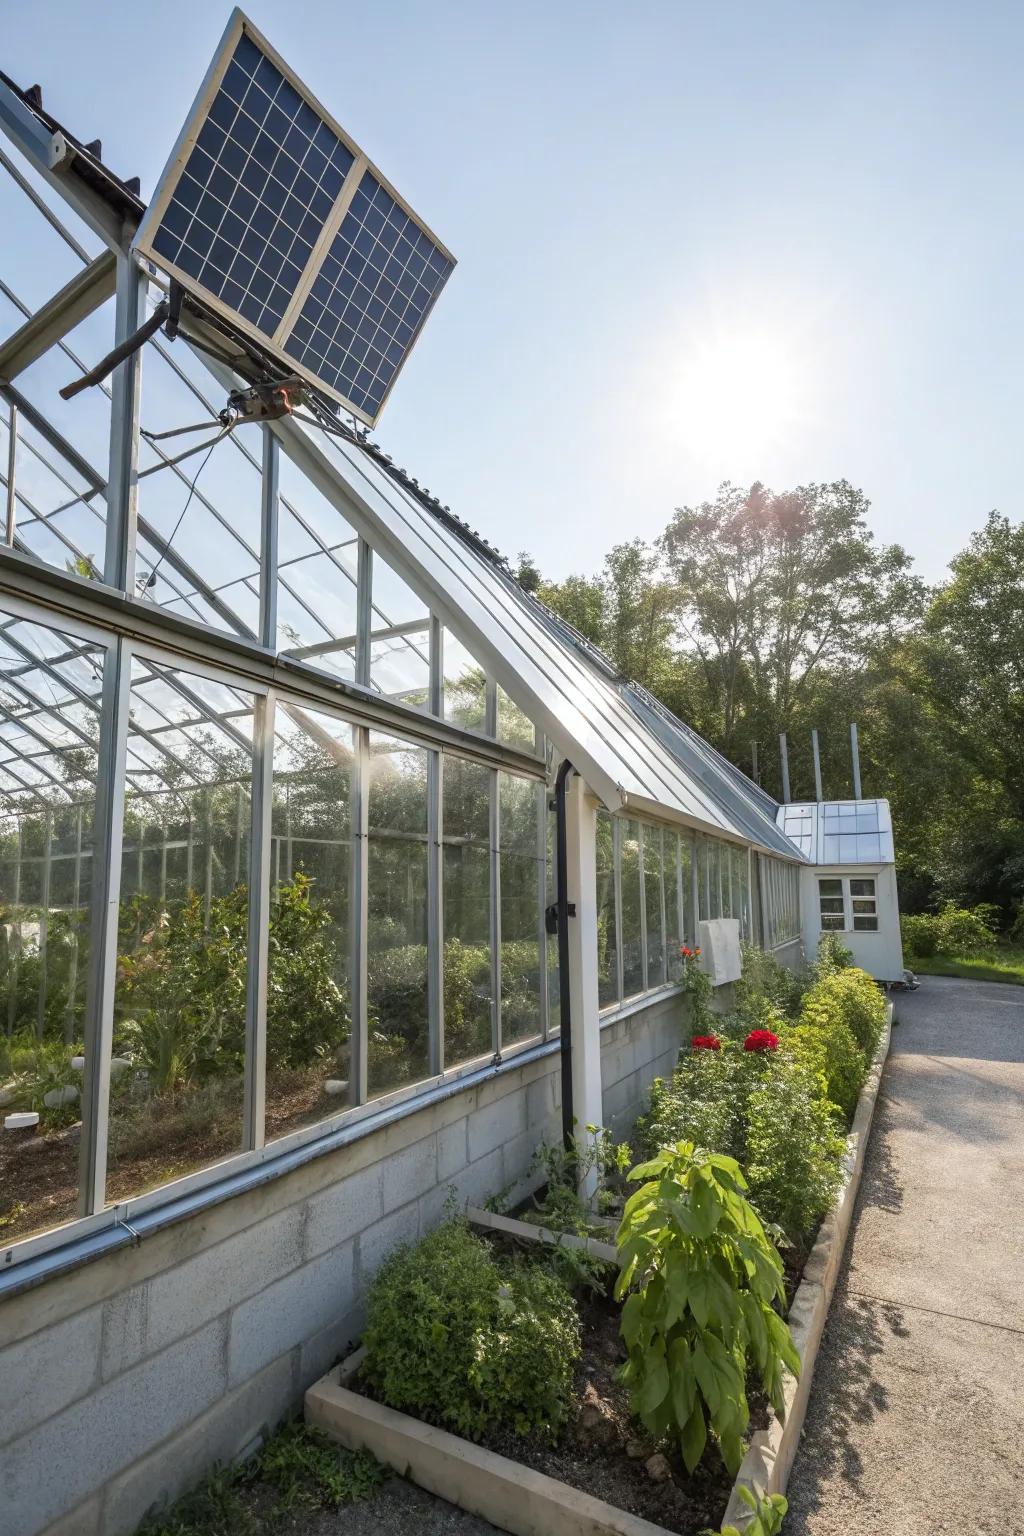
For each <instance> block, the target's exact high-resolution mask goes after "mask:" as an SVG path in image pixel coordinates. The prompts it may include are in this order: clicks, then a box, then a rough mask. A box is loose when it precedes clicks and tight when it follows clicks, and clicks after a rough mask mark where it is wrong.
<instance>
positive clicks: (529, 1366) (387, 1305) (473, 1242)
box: [362, 1221, 580, 1438]
mask: <svg viewBox="0 0 1024 1536" xmlns="http://www.w3.org/2000/svg"><path fill="white" fill-rule="evenodd" d="M363 1342H364V1344H365V1346H366V1359H365V1362H364V1364H363V1367H362V1377H363V1380H365V1382H366V1383H367V1385H368V1386H369V1387H370V1389H371V1390H372V1391H373V1392H374V1393H375V1394H376V1395H378V1396H379V1397H380V1398H382V1400H383V1401H384V1402H386V1403H388V1404H390V1405H391V1407H393V1408H399V1409H403V1410H406V1411H409V1412H412V1413H416V1414H418V1415H419V1416H420V1417H421V1418H424V1419H427V1420H428V1421H429V1422H431V1423H434V1424H440V1425H441V1426H442V1427H444V1428H448V1429H454V1430H455V1431H456V1432H457V1433H459V1434H463V1435H469V1436H471V1437H473V1438H479V1436H480V1435H481V1434H482V1433H483V1432H484V1430H485V1429H487V1428H488V1427H490V1426H499V1425H501V1426H506V1427H508V1428H511V1429H513V1430H514V1431H515V1432H516V1433H518V1434H525V1433H526V1432H528V1431H529V1430H541V1431H543V1432H545V1433H548V1434H551V1435H555V1434H557V1431H558V1429H559V1428H560V1426H561V1425H562V1424H563V1423H564V1421H565V1418H566V1414H567V1410H568V1402H569V1395H570V1390H571V1385H572V1372H573V1365H574V1362H575V1360H576V1359H577V1358H578V1356H579V1352H580V1337H579V1317H578V1314H577V1310H576V1303H575V1302H574V1300H573V1298H572V1296H571V1294H570V1292H569V1291H568V1289H567V1288H566V1286H565V1285H564V1284H562V1283H561V1282H560V1281H559V1280H558V1279H557V1278H556V1277H555V1276H554V1275H553V1274H551V1273H550V1271H548V1270H546V1269H544V1268H541V1267H539V1266H535V1265H530V1264H527V1263H525V1262H517V1261H516V1260H514V1259H513V1260H499V1259H498V1258H496V1256H495V1254H494V1252H493V1250H492V1249H491V1248H490V1247H489V1246H488V1244H487V1243H486V1242H484V1241H483V1240H482V1239H481V1238H479V1237H476V1236H475V1235H474V1234H473V1233H472V1232H471V1231H470V1230H469V1228H468V1227H467V1226H466V1225H465V1223H464V1222H461V1221H449V1222H446V1223H445V1224H444V1225H443V1226H441V1227H438V1228H437V1229H436V1231H434V1232H432V1233H430V1234H429V1236H427V1237H426V1238H424V1239H423V1240H422V1241H421V1242H420V1243H418V1244H417V1245H416V1246H415V1247H411V1248H402V1249H399V1250H398V1252H397V1253H395V1254H393V1255H392V1256H391V1257H390V1258H389V1259H388V1260H387V1261H386V1262H385V1264H384V1266H383V1267H382V1269H381V1270H380V1273H379V1274H378V1275H377V1278H376V1279H375V1281H374V1283H373V1286H372V1287H371V1290H370V1295H369V1300H368V1306H367V1326H366V1331H365V1333H364V1336H363Z"/></svg>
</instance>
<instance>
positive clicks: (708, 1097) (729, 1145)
mask: <svg viewBox="0 0 1024 1536" xmlns="http://www.w3.org/2000/svg"><path fill="white" fill-rule="evenodd" d="M742 1091H743V1082H742V1073H741V1063H740V1061H739V1058H738V1055H737V1053H736V1052H735V1051H732V1050H730V1049H729V1048H728V1047H727V1046H723V1048H722V1049H721V1050H719V1051H693V1050H689V1049H686V1048H684V1050H683V1051H682V1052H681V1053H680V1057H679V1065H678V1066H677V1067H676V1070H675V1071H674V1072H673V1074H672V1076H671V1077H670V1078H668V1079H667V1080H666V1079H664V1078H655V1080H654V1082H653V1083H652V1084H651V1100H650V1109H649V1111H648V1113H647V1114H646V1115H644V1116H642V1117H641V1118H640V1119H639V1120H638V1121H637V1124H636V1133H637V1136H638V1137H639V1140H640V1145H641V1146H642V1147H643V1148H644V1149H645V1150H649V1151H651V1152H654V1151H657V1149H658V1148H659V1147H665V1146H669V1145H671V1144H672V1143H674V1142H677V1141H692V1142H694V1144H695V1145H696V1146H699V1147H707V1148H708V1149H709V1151H712V1152H724V1153H727V1154H729V1155H730V1156H732V1157H739V1158H742V1155H743V1106H742V1102H741V1095H742Z"/></svg>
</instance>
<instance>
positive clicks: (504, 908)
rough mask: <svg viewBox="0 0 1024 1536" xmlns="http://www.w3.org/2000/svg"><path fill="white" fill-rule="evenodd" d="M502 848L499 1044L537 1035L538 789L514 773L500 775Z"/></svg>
mask: <svg viewBox="0 0 1024 1536" xmlns="http://www.w3.org/2000/svg"><path fill="white" fill-rule="evenodd" d="M498 797H499V827H500V830H499V838H498V846H499V848H500V850H501V852H500V855H499V858H500V869H501V881H500V888H501V1043H502V1047H503V1048H504V1047H506V1046H509V1045H512V1044H514V1043H515V1042H516V1041H518V1040H528V1039H529V1038H530V1037H531V1036H533V1035H539V1034H540V1032H541V1023H542V1021H541V993H542V982H541V948H540V924H541V909H540V898H541V890H542V880H543V878H544V866H543V865H542V863H541V861H540V853H539V842H538V815H539V813H540V805H541V802H540V799H539V797H538V786H537V784H536V782H535V781H534V780H532V779H520V778H517V777H516V776H515V775H514V774H510V773H500V774H499V775H498Z"/></svg>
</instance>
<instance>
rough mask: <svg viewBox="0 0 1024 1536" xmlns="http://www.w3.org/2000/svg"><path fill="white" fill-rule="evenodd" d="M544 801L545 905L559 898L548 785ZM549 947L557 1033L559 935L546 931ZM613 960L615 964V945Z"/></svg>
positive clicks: (551, 1029)
mask: <svg viewBox="0 0 1024 1536" xmlns="http://www.w3.org/2000/svg"><path fill="white" fill-rule="evenodd" d="M542 793H543V796H544V802H545V805H546V806H547V875H546V881H545V895H544V905H545V907H550V906H552V905H553V904H554V903H555V902H556V901H557V900H558V856H557V850H558V838H557V826H556V821H555V813H554V811H553V810H552V809H551V806H550V803H549V797H548V792H547V788H546V787H542ZM545 938H546V939H547V949H548V965H547V973H548V1034H549V1035H552V1034H557V1033H558V1031H559V1029H560V1028H561V1017H562V992H561V984H560V973H559V968H558V935H557V934H556V933H545ZM612 948H613V953H612V962H613V964H614V960H615V955H614V945H613V947H612Z"/></svg>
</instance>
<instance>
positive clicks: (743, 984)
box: [735, 944, 808, 1029]
mask: <svg viewBox="0 0 1024 1536" xmlns="http://www.w3.org/2000/svg"><path fill="white" fill-rule="evenodd" d="M807 984H808V977H807V974H806V972H804V971H791V970H789V969H787V967H786V966H784V965H780V963H779V961H778V960H776V958H775V956H774V955H771V954H769V953H768V951H767V950H765V949H759V948H758V947H757V945H756V944H744V946H743V974H742V976H741V977H740V979H739V981H738V982H737V983H736V989H735V990H736V1007H737V1012H739V1013H741V1014H742V1015H743V1017H744V1019H749V1022H748V1023H747V1028H748V1029H756V1028H758V1027H764V1028H768V1029H770V1028H772V1026H771V1025H770V1024H763V1023H762V1017H761V1013H762V1011H763V1008H764V1005H765V1003H768V1004H770V1005H771V1006H772V1007H773V1008H774V1009H776V1010H777V1013H778V1014H779V1015H780V1016H781V1017H782V1018H785V1019H795V1018H796V1016H797V1014H798V1013H799V1012H800V1001H801V999H802V997H803V995H804V993H805V992H806V990H807ZM748 1010H749V1012H748Z"/></svg>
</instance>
